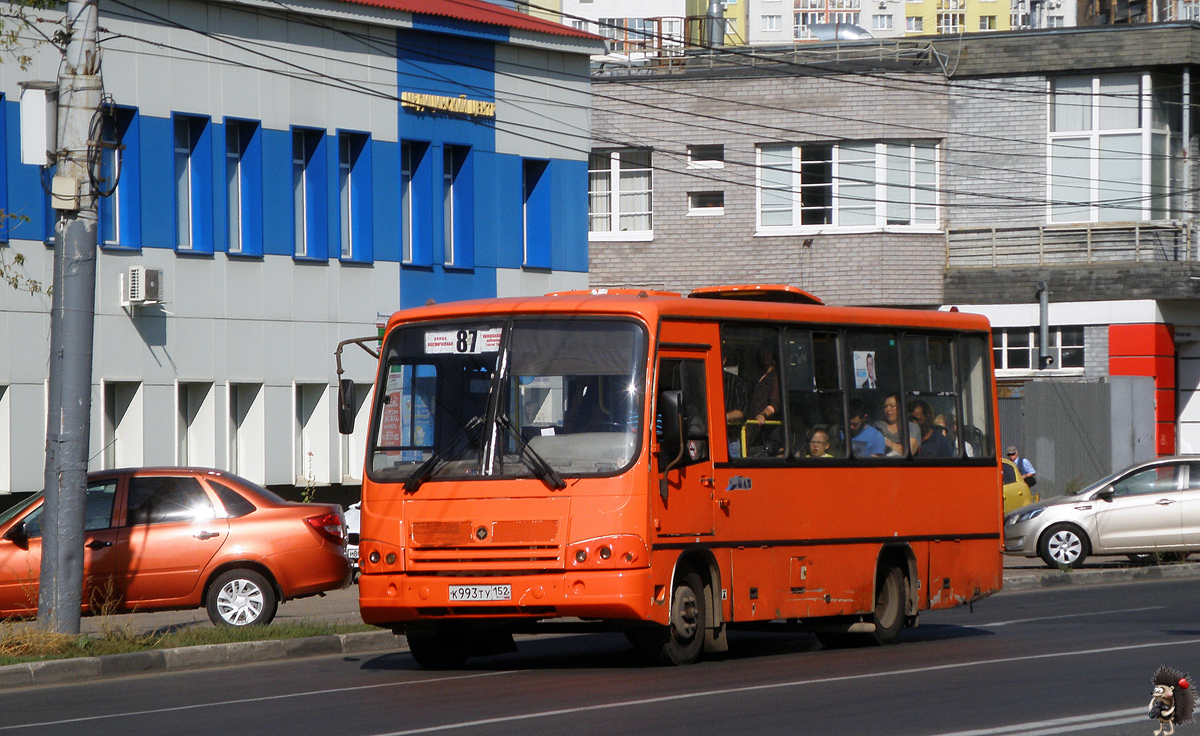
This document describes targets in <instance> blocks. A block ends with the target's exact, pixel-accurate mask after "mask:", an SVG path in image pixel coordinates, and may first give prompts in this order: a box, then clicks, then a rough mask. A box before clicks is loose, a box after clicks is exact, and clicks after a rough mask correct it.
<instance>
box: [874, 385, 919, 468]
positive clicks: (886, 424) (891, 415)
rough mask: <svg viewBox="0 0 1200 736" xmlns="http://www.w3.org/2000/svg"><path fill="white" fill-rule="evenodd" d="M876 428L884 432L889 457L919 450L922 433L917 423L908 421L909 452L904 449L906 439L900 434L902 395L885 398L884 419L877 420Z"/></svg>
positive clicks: (889, 395)
mask: <svg viewBox="0 0 1200 736" xmlns="http://www.w3.org/2000/svg"><path fill="white" fill-rule="evenodd" d="M875 428H876V429H878V430H879V431H880V432H881V433H882V434H883V442H884V444H885V445H887V456H888V457H901V456H904V455H909V454H912V453H914V452H916V451H917V443H918V442H919V438H920V436H921V435H920V434H919V431H918V429H917V425H915V424H913V423H912V422H909V423H908V452H905V451H904V441H903V439H902V438H901V436H900V396H899V394H888V397H887V398H886V399H884V400H883V419H880V420H879V421H878V422H875Z"/></svg>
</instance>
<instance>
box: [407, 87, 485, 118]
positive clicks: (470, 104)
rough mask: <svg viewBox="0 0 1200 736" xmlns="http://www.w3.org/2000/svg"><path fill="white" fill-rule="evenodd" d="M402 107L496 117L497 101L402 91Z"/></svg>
mask: <svg viewBox="0 0 1200 736" xmlns="http://www.w3.org/2000/svg"><path fill="white" fill-rule="evenodd" d="M400 107H406V108H408V109H410V110H413V111H415V112H451V113H458V114H460V115H470V116H472V117H477V118H494V117H496V103H494V102H484V101H483V100H468V99H467V96H466V95H462V96H461V97H446V96H443V95H427V94H424V93H421V92H401V93H400Z"/></svg>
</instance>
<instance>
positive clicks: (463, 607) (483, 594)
mask: <svg viewBox="0 0 1200 736" xmlns="http://www.w3.org/2000/svg"><path fill="white" fill-rule="evenodd" d="M655 593H656V591H655V590H654V586H653V584H652V582H651V578H650V570H649V569H648V568H644V569H636V570H620V571H607V570H606V571H587V572H571V573H547V574H541V575H513V576H511V577H504V576H496V577H487V578H481V577H469V578H468V577H441V576H428V575H420V576H411V575H406V574H403V573H392V574H370V575H367V574H364V575H362V576H361V577H360V578H359V579H358V596H359V608H360V609H361V612H362V618H363V621H364V622H366V623H368V624H377V625H380V626H386V625H388V624H393V623H398V622H403V621H430V620H439V619H451V618H490V619H497V618H509V619H511V618H534V619H543V618H558V617H578V618H595V619H627V620H650V619H651V618H652V615H651V606H652V605H653V603H654V598H655ZM659 597H664V596H659Z"/></svg>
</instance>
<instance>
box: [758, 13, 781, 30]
mask: <svg viewBox="0 0 1200 736" xmlns="http://www.w3.org/2000/svg"><path fill="white" fill-rule="evenodd" d="M782 28H783V16H782V15H764V16H762V29H763V30H764V31H778V30H780V29H782Z"/></svg>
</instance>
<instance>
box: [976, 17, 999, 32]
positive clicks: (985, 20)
mask: <svg viewBox="0 0 1200 736" xmlns="http://www.w3.org/2000/svg"><path fill="white" fill-rule="evenodd" d="M979 30H981V31H994V30H996V16H994V15H981V16H979Z"/></svg>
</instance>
